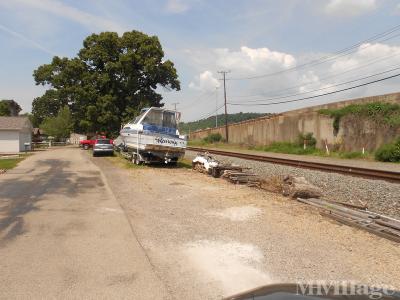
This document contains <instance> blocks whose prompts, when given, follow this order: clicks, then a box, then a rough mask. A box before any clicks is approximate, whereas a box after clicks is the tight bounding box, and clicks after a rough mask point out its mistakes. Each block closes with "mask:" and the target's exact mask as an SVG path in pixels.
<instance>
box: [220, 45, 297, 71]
mask: <svg viewBox="0 0 400 300" xmlns="http://www.w3.org/2000/svg"><path fill="white" fill-rule="evenodd" d="M214 52H215V54H216V56H217V61H216V62H217V65H218V66H220V67H222V68H227V69H232V70H235V71H237V72H241V73H242V74H243V73H248V74H253V73H254V72H256V71H276V70H280V69H285V68H289V67H293V66H294V65H295V64H296V60H295V58H294V57H293V56H292V55H289V54H286V53H283V52H277V51H271V50H269V49H268V48H249V47H245V46H243V47H241V48H240V51H230V50H229V49H216V50H215V51H214Z"/></svg>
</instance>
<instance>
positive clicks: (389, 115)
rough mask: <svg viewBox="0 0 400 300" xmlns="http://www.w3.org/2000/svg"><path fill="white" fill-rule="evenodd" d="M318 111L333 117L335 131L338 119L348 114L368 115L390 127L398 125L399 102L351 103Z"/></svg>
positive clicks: (337, 126)
mask: <svg viewBox="0 0 400 300" xmlns="http://www.w3.org/2000/svg"><path fill="white" fill-rule="evenodd" d="M319 113H320V114H323V115H327V116H330V117H331V118H333V119H334V120H333V128H334V130H335V132H338V131H339V125H340V119H341V118H342V117H344V116H346V115H349V114H352V115H355V116H361V117H368V118H369V119H371V120H373V121H375V122H377V123H383V124H387V125H389V126H392V127H398V126H400V105H399V104H392V103H385V102H371V103H364V104H351V105H348V106H345V107H342V108H336V109H335V108H333V109H321V110H319Z"/></svg>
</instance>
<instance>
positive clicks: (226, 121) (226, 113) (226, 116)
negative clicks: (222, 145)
mask: <svg viewBox="0 0 400 300" xmlns="http://www.w3.org/2000/svg"><path fill="white" fill-rule="evenodd" d="M218 73H220V74H222V76H223V78H222V80H223V81H224V101H225V102H224V103H225V139H226V142H227V143H228V142H229V134H228V109H227V106H226V74H227V73H230V71H218Z"/></svg>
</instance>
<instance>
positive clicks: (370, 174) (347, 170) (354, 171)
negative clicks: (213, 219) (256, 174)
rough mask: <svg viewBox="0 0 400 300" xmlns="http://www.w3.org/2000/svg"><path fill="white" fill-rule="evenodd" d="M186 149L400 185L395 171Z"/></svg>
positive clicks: (399, 177) (239, 153)
mask: <svg viewBox="0 0 400 300" xmlns="http://www.w3.org/2000/svg"><path fill="white" fill-rule="evenodd" d="M186 149H187V150H190V151H197V152H208V153H210V154H215V155H222V156H229V157H236V158H241V159H247V160H254V161H261V162H269V163H275V164H280V165H287V166H292V167H298V168H305V169H312V170H319V171H326V172H334V173H340V174H344V175H350V176H358V177H364V178H369V179H380V180H387V181H391V182H396V183H400V171H399V172H395V171H386V170H379V169H368V168H360V167H351V166H345V165H337V164H331V163H320V162H311V161H304V160H298V159H291V158H279V157H272V156H266V155H256V154H248V153H241V152H233V151H224V150H215V149H208V148H198V147H187V148H186Z"/></svg>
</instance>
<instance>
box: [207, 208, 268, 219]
mask: <svg viewBox="0 0 400 300" xmlns="http://www.w3.org/2000/svg"><path fill="white" fill-rule="evenodd" d="M261 213H262V211H261V209H259V208H257V207H254V206H251V205H247V206H235V207H229V208H227V209H224V210H222V211H216V212H211V213H209V215H212V216H216V217H220V218H223V219H229V220H231V221H233V222H240V221H248V220H251V219H254V218H257V217H259V216H260V215H261Z"/></svg>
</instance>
